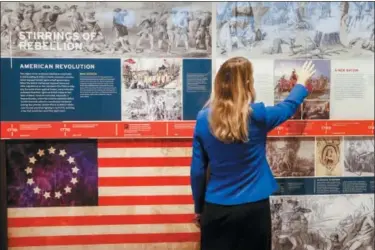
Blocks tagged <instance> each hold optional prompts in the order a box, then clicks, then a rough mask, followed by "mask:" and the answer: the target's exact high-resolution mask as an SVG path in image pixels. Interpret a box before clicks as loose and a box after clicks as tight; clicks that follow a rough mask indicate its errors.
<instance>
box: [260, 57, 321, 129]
mask: <svg viewBox="0 0 375 250" xmlns="http://www.w3.org/2000/svg"><path fill="white" fill-rule="evenodd" d="M314 73H315V66H314V64H313V63H312V62H311V61H310V62H305V63H304V64H303V66H302V67H301V69H300V70H298V71H297V78H298V84H296V86H294V88H293V89H292V91H291V92H290V93H289V95H288V97H287V98H286V99H285V100H284V101H282V102H281V103H279V104H277V105H275V106H272V107H267V108H266V126H267V129H268V131H270V130H272V129H274V128H275V127H277V126H278V125H280V124H281V123H283V122H285V121H286V120H288V119H289V118H290V117H292V116H293V115H294V114H295V113H296V111H297V109H298V107H299V106H300V105H301V104H302V102H303V100H304V99H305V98H306V97H307V95H308V94H309V91H308V89H307V87H306V85H307V80H308V79H309V78H310V77H311V76H313V75H314Z"/></svg>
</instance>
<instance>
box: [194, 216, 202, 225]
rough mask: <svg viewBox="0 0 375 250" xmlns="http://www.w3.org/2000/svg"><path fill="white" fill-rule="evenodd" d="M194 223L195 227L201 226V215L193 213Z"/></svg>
mask: <svg viewBox="0 0 375 250" xmlns="http://www.w3.org/2000/svg"><path fill="white" fill-rule="evenodd" d="M193 222H194V224H195V225H196V226H197V227H199V228H200V227H201V215H200V214H195V215H194V220H193Z"/></svg>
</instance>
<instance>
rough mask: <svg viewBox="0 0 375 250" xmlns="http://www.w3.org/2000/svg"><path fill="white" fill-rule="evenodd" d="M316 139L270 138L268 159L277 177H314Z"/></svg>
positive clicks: (267, 148)
mask: <svg viewBox="0 0 375 250" xmlns="http://www.w3.org/2000/svg"><path fill="white" fill-rule="evenodd" d="M314 144H315V141H314V138H297V137H294V138H292V137H290V138H269V139H268V141H267V147H266V150H267V159H268V163H269V165H270V167H271V169H272V172H273V174H274V175H275V176H277V177H292V176H314V152H315V145H314Z"/></svg>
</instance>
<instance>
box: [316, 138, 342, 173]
mask: <svg viewBox="0 0 375 250" xmlns="http://www.w3.org/2000/svg"><path fill="white" fill-rule="evenodd" d="M341 147H342V141H341V138H339V137H329V138H328V137H327V138H316V175H317V176H340V175H341V168H340V164H341V163H342V156H341Z"/></svg>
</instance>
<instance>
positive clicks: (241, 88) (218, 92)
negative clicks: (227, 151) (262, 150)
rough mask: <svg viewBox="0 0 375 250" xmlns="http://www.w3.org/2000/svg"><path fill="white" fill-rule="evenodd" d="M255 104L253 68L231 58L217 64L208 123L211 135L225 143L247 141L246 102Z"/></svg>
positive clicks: (248, 109) (242, 60) (249, 109)
mask: <svg viewBox="0 0 375 250" xmlns="http://www.w3.org/2000/svg"><path fill="white" fill-rule="evenodd" d="M254 101H255V89H254V77H253V65H252V64H251V62H250V61H249V60H247V59H246V58H244V57H234V58H231V59H229V60H227V61H226V62H225V63H224V64H223V65H221V67H220V69H219V71H218V73H217V74H216V77H215V82H214V88H213V92H212V94H211V98H210V100H209V101H208V103H207V104H206V105H207V106H209V107H210V115H209V123H210V128H211V132H212V134H213V135H214V136H215V137H216V138H217V139H218V140H220V141H222V142H225V143H233V142H234V143H237V142H247V141H248V137H249V131H248V123H249V117H250V114H251V111H252V110H251V107H250V105H249V104H250V103H253V102H254Z"/></svg>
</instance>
